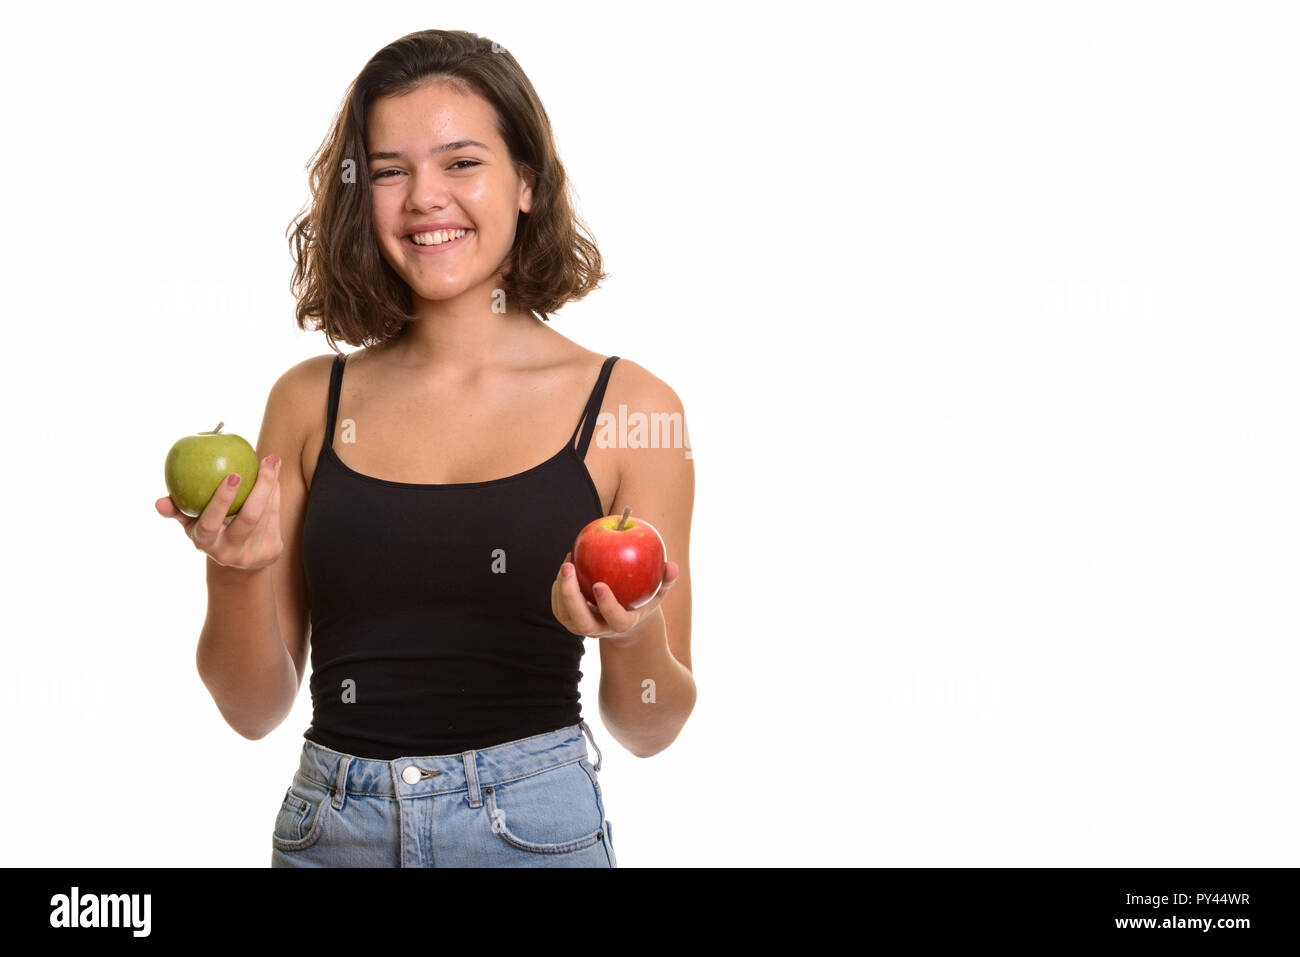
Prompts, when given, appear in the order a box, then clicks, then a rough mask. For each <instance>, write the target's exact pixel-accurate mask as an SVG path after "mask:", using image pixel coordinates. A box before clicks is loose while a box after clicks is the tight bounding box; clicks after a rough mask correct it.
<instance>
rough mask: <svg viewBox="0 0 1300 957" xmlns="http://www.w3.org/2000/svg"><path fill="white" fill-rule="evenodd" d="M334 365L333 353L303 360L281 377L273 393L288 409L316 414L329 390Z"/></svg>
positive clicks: (273, 388)
mask: <svg viewBox="0 0 1300 957" xmlns="http://www.w3.org/2000/svg"><path fill="white" fill-rule="evenodd" d="M333 365H334V353H332V352H329V353H326V354H324V355H319V356H312V357H311V358H308V359H303V360H302V361H301V362H298V363H295V364H294V365H292V366H290V367H289V368H288V369H286V370H285V371H284V372H283V373H282V374H281V375H280V378H279V379H277V380H276V382H275V385H274V386H272V392H273V393H275V394H277V395H279V396H280V397H281V398H283V399H284V401H285V403H286V405H287V407H288V408H291V409H293V410H295V411H301V412H304V413H305V412H308V411H310V412H312V413H313V414H314V413H315V411H316V407H317V406H318V405H320V402H321V396H322V395H323V394H324V393H325V392H327V391H328V390H329V382H330V369H331V367H332V366H333Z"/></svg>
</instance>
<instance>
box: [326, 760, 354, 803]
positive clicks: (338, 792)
mask: <svg viewBox="0 0 1300 957" xmlns="http://www.w3.org/2000/svg"><path fill="white" fill-rule="evenodd" d="M351 764H352V756H351V755H350V754H345V755H343V756H342V758H340V759H339V763H338V767H337V768H336V769H335V772H336V773H335V775H334V786H333V787H332V788H331V791H332V792H333V795H334V800H333V802H332V803H333V805H334V810H336V811H341V810H342V809H343V802H344V800H345V799H346V796H347V793H348V767H349V765H351Z"/></svg>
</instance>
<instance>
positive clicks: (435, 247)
mask: <svg viewBox="0 0 1300 957" xmlns="http://www.w3.org/2000/svg"><path fill="white" fill-rule="evenodd" d="M425 235H428V234H427V233H426V234H425ZM434 235H435V237H436V236H437V235H438V234H436V233H435V234H434ZM473 235H474V230H472V229H468V230H466V231H465V233H464V235H462V236H458V237H456V238H455V239H447V240H443V241H442V242H440V243H439V242H434V243H432V244H430V245H427V246H425V245H421V244H420V243H417V242H416V241H415V240H414V239H413V238H412V237H410V236H403V237H402V245H404V246H407V247H409V248H411V249H413V250H415V251H416V252H417V253H421V254H432V253H441V252H446V251H447V250H448V249H453V248H455V247H456V246H459V245H460V244H461V243H463V242H464V241H465V240H467V239H469V237H470V236H473Z"/></svg>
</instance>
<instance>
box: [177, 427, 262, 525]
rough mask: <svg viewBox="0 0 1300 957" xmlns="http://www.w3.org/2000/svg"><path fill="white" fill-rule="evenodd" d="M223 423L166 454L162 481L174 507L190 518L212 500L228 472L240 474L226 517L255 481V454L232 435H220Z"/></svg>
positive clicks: (180, 442) (241, 502)
mask: <svg viewBox="0 0 1300 957" xmlns="http://www.w3.org/2000/svg"><path fill="white" fill-rule="evenodd" d="M223 425H225V423H224V422H218V423H217V427H216V428H215V429H213V430H212V431H211V432H199V433H197V434H196V435H187V436H185V438H183V439H178V440H177V441H176V444H175V445H173V446H172V447H171V451H170V452H168V453H167V462H166V464H165V465H164V466H163V480H164V481H165V482H166V483H167V494H168V495H170V496H171V498H172V501H173V502H175V503H176V507H177V508H178V509H180V510H181V511H182V512H183V513H185V514H186V515H189V516H190V517H191V518H193V517H194V516H196V515H198V514H199V513H200V512H202V511H203V509H204V507H206V506H207V504H208V502H210V501H212V496H213V495H214V494H215V493H216V491H217V489H218V488H220V487H221V483H222V482H223V481H224V480H225V478H226V476H227V475H229V474H230V473H231V472H238V473H239V478H240V481H239V488H238V489H237V490H236V491H235V500H234V501H233V502H231V503H230V510H229V511H228V512H226V514H227V515H234V514H235V513H236V512H238V511H239V510H240V508H242V507H243V505H244V499H246V498H248V493H249V492H251V491H252V490H253V485H254V484H255V483H256V482H257V465H258V458H257V451H256V450H255V449H254V448H253V447H252V446H251V445H249V444H248V442H247V441H246V440H245V439H243V438H242V437H240V436H238V435H235V434H234V433H233V432H229V433H225V434H222V432H221V427H222V426H223Z"/></svg>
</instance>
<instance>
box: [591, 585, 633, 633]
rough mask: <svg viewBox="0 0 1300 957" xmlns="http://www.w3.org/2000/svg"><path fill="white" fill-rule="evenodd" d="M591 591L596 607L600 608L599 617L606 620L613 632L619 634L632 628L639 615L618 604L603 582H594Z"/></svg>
mask: <svg viewBox="0 0 1300 957" xmlns="http://www.w3.org/2000/svg"><path fill="white" fill-rule="evenodd" d="M591 591H592V594H594V595H595V596H596V607H597V608H598V609H600V615H601V617H602V618H604V619H605V621H606V622H608V624H609V627H610V630H612V631H613V632H614V634H616V635H621V634H623V633H625V632H629V631H631V630H632V627H633V626H634V625H635V624H636V623H637V620H638V619H639V618H640V617H641V616H640V615H638V614H637V613H636V612H631V611H628V610H627V609H626V608H624V607H623V606H622V605H620V604H619V603H618V599H617V598H615V597H614V593H613V592H612V591H610V589H609V586H608V585H606V584H605V583H604V582H594V583H593V584H592V586H591Z"/></svg>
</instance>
